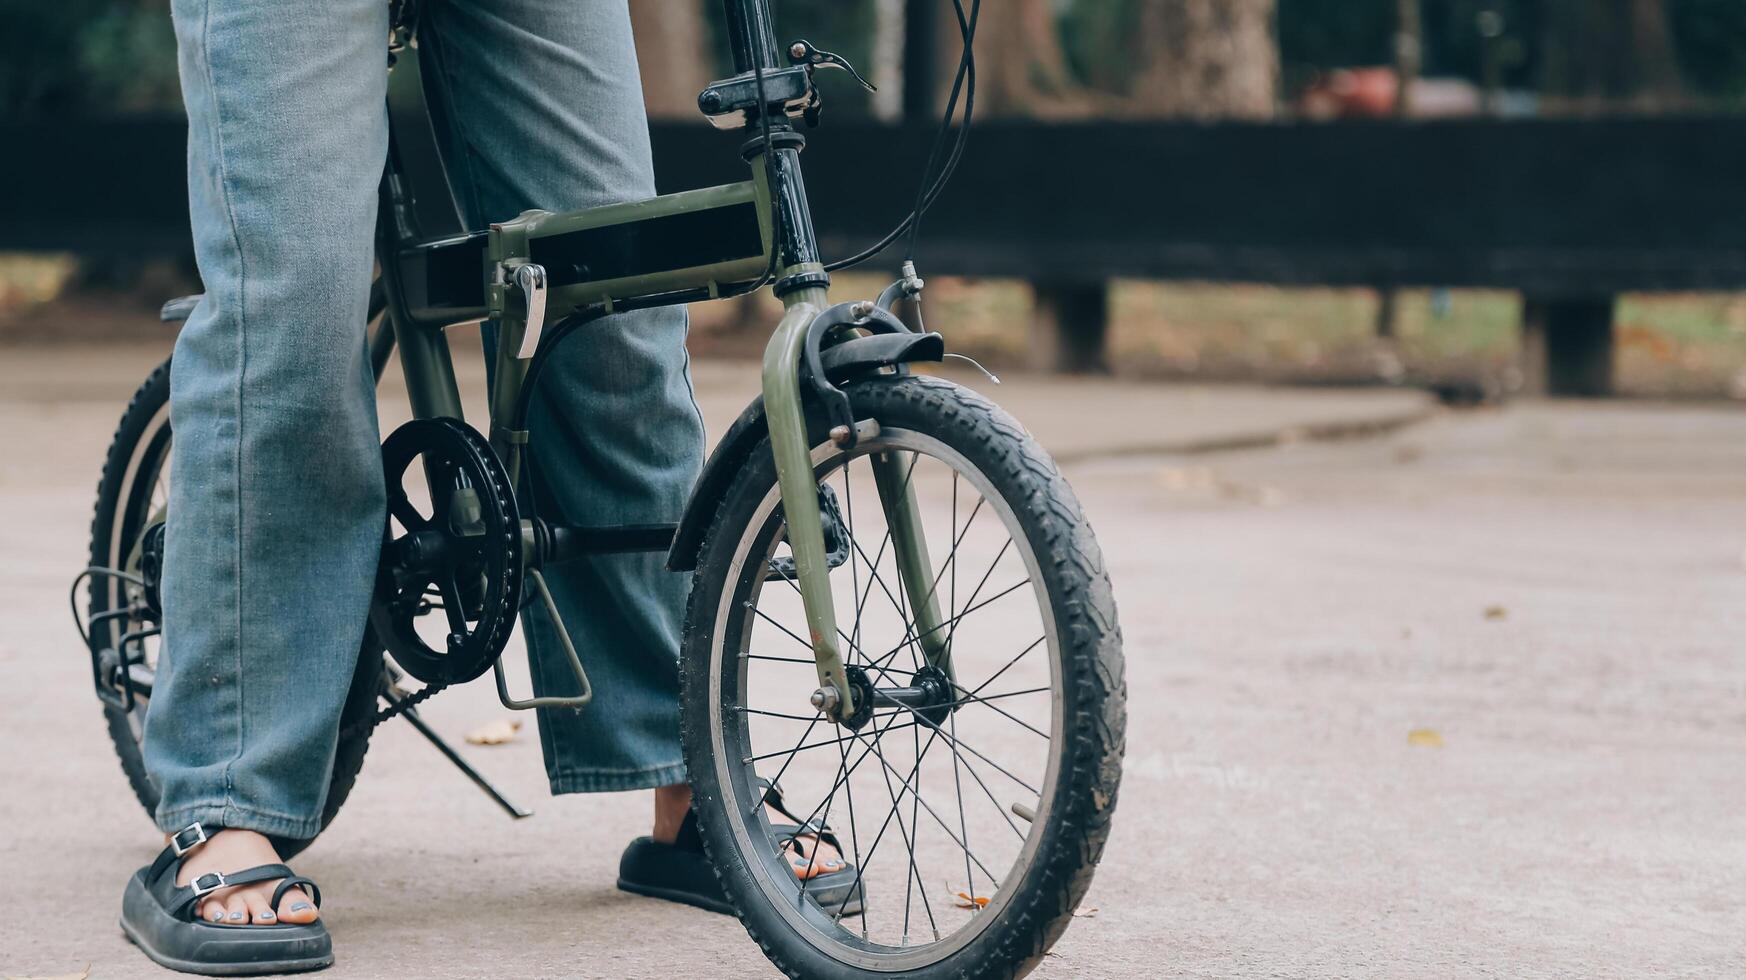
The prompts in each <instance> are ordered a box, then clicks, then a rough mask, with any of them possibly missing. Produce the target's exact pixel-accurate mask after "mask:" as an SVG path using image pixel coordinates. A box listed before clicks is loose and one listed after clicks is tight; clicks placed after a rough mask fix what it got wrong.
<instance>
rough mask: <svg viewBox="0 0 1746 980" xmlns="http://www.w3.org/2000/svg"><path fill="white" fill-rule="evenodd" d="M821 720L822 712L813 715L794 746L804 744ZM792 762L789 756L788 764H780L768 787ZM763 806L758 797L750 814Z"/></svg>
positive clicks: (778, 778) (779, 777) (822, 718)
mask: <svg viewBox="0 0 1746 980" xmlns="http://www.w3.org/2000/svg"><path fill="white" fill-rule="evenodd" d="M823 720H824V712H822V711H820V712H819V713H817V714H815V715H813V716H812V721H811V722H810V723H808V724H807V726H806V731H803V732H801V733H800V740H799V741H797V742H795V743H794V744H795V745H797V746H798V745H802V744H804V743H805V742H806V737H807V736H808V735H811V734H812V730H813V729H814V728H817V727H818V723H819V722H821V721H823ZM793 761H794V757H793V756H792V755H791V756H789V758H788V762H784V763H782V767H781V768H779V769H777V770H776V775H775V776H772V777H771V778H770V785H772V786H774V785H776V783H777V782H778V781H779V780H780V779H781V778H782V774H783V773H785V772H787V771H788V764H789V763H790V762H793ZM754 771H755V770H754ZM763 805H764V800H763V798H762V797H759V799H758V802H757V804H756V805H754V806H753V807H752V812H753V813H757V812H758V807H761V806H763Z"/></svg>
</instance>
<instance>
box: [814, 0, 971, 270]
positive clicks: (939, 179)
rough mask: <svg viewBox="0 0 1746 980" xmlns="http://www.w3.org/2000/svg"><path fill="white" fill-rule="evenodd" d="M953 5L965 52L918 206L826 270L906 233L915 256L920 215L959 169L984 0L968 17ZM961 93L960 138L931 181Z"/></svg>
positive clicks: (955, 1) (854, 261) (958, 2)
mask: <svg viewBox="0 0 1746 980" xmlns="http://www.w3.org/2000/svg"><path fill="white" fill-rule="evenodd" d="M952 8H953V10H954V11H955V12H956V13H957V15H958V32H959V34H960V36H961V37H962V40H963V52H962V53H961V54H960V55H959V58H958V71H957V74H956V75H955V76H954V77H953V80H952V91H951V94H950V96H949V97H948V99H947V101H946V112H945V115H944V116H943V117H942V118H941V120H940V129H939V131H938V133H936V134H935V136H934V145H933V149H932V151H931V152H930V153H929V156H928V164H927V166H926V167H925V168H923V170H922V181H921V184H920V185H919V186H918V188H917V192H916V204H915V207H914V208H912V209H911V210H910V213H909V214H908V215H907V216H905V217H904V219H903V220H902V221H901V222H899V223H898V225H897V227H895V228H893V229H891V231H890V232H889V233H887V234H886V235H885V237H884V238H881V239H880V240H879V241H877V242H875V243H874V244H873V245H871V246H869V247H868V248H866V249H864V250H862V251H860V252H857V253H856V254H854V255H851V256H849V257H848V258H846V259H839V260H838V261H836V262H831V263H828V264H827V265H826V266H825V271H826V272H835V271H837V270H838V269H847V268H849V267H851V266H855V265H859V264H861V263H862V262H865V261H867V260H868V259H870V258H872V257H874V256H875V255H878V254H879V253H880V252H883V251H885V249H887V248H889V247H890V246H891V243H892V242H895V241H897V239H898V238H899V237H900V236H902V235H903V234H904V233H906V232H908V233H909V234H910V241H909V244H908V247H907V251H908V257H909V258H914V256H915V239H916V235H915V230H916V228H917V227H919V225H920V223H921V216H922V215H923V214H925V213H926V212H927V209H928V208H929V207H931V206H933V203H934V201H935V200H936V199H937V198H938V197H939V196H940V193H941V192H942V191H943V190H944V189H945V186H946V182H947V181H948V180H950V179H951V177H952V173H953V172H954V171H955V170H957V168H958V161H959V160H960V159H961V158H962V157H963V155H964V146H965V144H966V143H967V142H968V140H969V137H970V120H971V114H972V111H973V109H974V107H975V102H976V55H975V40H976V25H977V22H978V20H979V17H980V15H981V10H982V0H971V4H970V13H969V15H968V16H967V17H966V16H965V13H964V5H963V2H962V0H952ZM960 92H962V94H963V97H964V116H963V121H962V123H961V124H960V128H959V130H958V137H957V140H956V141H955V142H954V143H953V146H952V152H951V154H950V155H949V156H948V157H947V159H946V163H945V166H944V167H943V168H941V169H940V172H939V173H938V174H937V175H935V176H934V178H933V180H932V181H929V180H928V174H929V173H930V172H932V171H933V170H934V168H935V166H936V164H937V163H938V161H939V156H940V152H941V150H942V149H943V148H944V146H945V144H946V139H947V136H948V134H950V132H951V128H952V119H953V116H954V115H956V110H957V103H958V97H959V95H960Z"/></svg>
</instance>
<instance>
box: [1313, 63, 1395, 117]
mask: <svg viewBox="0 0 1746 980" xmlns="http://www.w3.org/2000/svg"><path fill="white" fill-rule="evenodd" d="M1399 91H1400V79H1399V76H1397V75H1396V74H1395V73H1394V69H1392V68H1336V69H1335V70H1333V71H1331V72H1328V73H1327V74H1326V75H1323V76H1322V77H1320V78H1318V79H1316V81H1315V82H1314V83H1313V84H1311V85H1310V87H1309V88H1307V89H1305V90H1304V93H1303V95H1302V96H1301V97H1300V98H1299V100H1298V108H1299V110H1300V111H1301V112H1302V113H1303V114H1304V115H1306V116H1308V117H1310V118H1311V119H1352V118H1361V117H1367V116H1389V115H1393V114H1394V101H1395V98H1396V96H1397V94H1398V92H1399Z"/></svg>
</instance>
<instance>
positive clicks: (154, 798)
mask: <svg viewBox="0 0 1746 980" xmlns="http://www.w3.org/2000/svg"><path fill="white" fill-rule="evenodd" d="M170 444H171V433H170V362H169V361H168V360H165V361H164V362H163V363H162V364H160V365H159V366H158V367H157V369H156V370H154V371H153V372H152V373H151V374H150V375H149V376H148V377H147V378H146V380H145V382H144V383H143V384H141V385H140V387H139V390H138V391H137V392H135V393H134V396H133V400H132V401H131V402H129V403H128V406H127V410H126V411H125V412H123V413H122V416H121V422H120V424H119V425H118V426H117V427H116V430H115V437H114V439H113V441H112V442H111V443H110V446H109V452H108V455H107V456H106V457H105V458H104V463H103V475H102V477H101V478H100V479H99V480H98V482H97V505H96V508H95V511H94V513H93V514H92V518H91V561H90V564H91V566H92V567H94V568H108V569H117V570H119V571H123V572H127V573H129V574H130V575H134V576H138V575H139V573H140V571H141V569H140V567H139V565H140V560H141V552H142V548H141V541H142V539H143V538H144V537H145V535H146V533H147V532H148V531H149V530H151V529H152V528H153V527H155V526H156V525H158V524H160V523H162V521H163V519H164V514H165V512H166V508H167V506H168V503H169V487H170V477H171V473H170ZM88 600H89V601H88V604H87V610H88V613H89V616H90V619H89V622H90V623H91V624H92V626H91V630H92V634H93V636H92V642H93V644H94V645H95V646H96V647H97V648H98V649H107V650H111V651H116V654H115V656H116V657H117V658H121V657H125V658H126V663H125V669H126V670H128V671H129V672H130V673H131V674H132V676H133V680H134V684H135V686H136V688H138V691H139V696H137V697H136V698H135V700H134V704H133V708H132V710H128V711H124V710H122V709H121V708H120V707H117V706H115V705H112V704H108V703H104V705H103V717H104V722H105V724H106V726H107V728H108V730H109V738H110V741H112V742H113V743H114V744H115V754H116V756H117V758H118V759H119V760H120V762H121V770H122V772H123V773H124V774H125V775H126V776H127V781H128V784H129V785H130V786H131V787H132V788H133V793H134V796H135V797H137V798H138V799H139V802H140V805H141V806H143V807H145V810H146V813H148V814H151V813H154V812H156V810H157V806H158V789H157V787H156V786H155V785H153V783H152V781H151V779H150V777H149V776H148V775H147V774H146V769H145V762H144V760H143V759H142V757H141V754H140V741H141V739H143V738H144V737H145V722H146V713H147V711H148V710H149V709H150V706H151V689H152V682H153V681H154V680H155V678H156V675H157V672H158V670H159V669H160V668H161V667H162V665H163V660H164V658H165V657H167V656H168V655H169V653H168V651H166V650H165V649H164V646H163V643H162V641H161V638H160V637H158V636H156V635H155V628H156V627H157V626H158V622H157V616H156V613H155V612H154V611H153V610H152V609H151V608H150V604H149V603H147V602H146V601H145V597H144V596H143V594H142V591H141V589H140V587H139V586H137V585H136V584H133V583H130V582H128V581H126V580H124V579H121V578H117V577H114V576H108V575H96V576H93V577H92V578H91V580H90V587H89V593H88ZM112 611H113V612H114V613H115V615H110V613H111V612H112ZM130 633H138V634H153V635H144V636H143V638H142V639H139V640H138V641H130V642H124V638H125V637H127V636H128V634H130ZM115 666H116V668H117V669H121V668H122V667H123V664H121V663H120V662H117V663H116V664H115ZM385 677H386V675H385V674H384V672H383V666H382V649H381V646H380V645H379V644H377V643H376V642H375V638H374V636H372V635H370V634H369V633H368V631H366V634H365V637H364V645H363V649H362V651H361V652H360V654H359V658H358V667H357V672H356V674H355V675H354V676H353V678H352V686H351V690H350V692H349V693H348V694H347V696H346V705H345V708H344V709H343V714H342V717H341V722H340V724H341V728H342V730H343V731H342V735H341V737H340V739H339V744H338V747H337V749H336V752H335V757H334V766H333V776H332V778H331V779H330V781H329V783H328V790H327V800H326V803H325V804H324V806H323V809H322V814H321V825H322V827H323V828H324V829H325V828H326V827H327V825H328V824H329V823H330V822H331V821H332V820H333V818H334V816H335V815H336V814H338V813H339V809H340V806H341V805H342V804H344V803H345V801H346V797H347V796H348V795H349V794H350V793H351V789H352V785H353V784H354V783H355V782H356V781H357V777H358V772H359V770H361V769H362V768H363V765H364V753H365V752H366V751H368V749H369V747H370V726H369V724H368V722H369V719H370V717H371V715H372V714H373V713H374V711H375V710H376V701H377V696H378V694H379V692H380V691H381V690H382V687H383V684H384V681H385ZM273 844H274V846H275V847H276V848H277V849H278V852H279V856H280V857H282V858H289V857H291V856H292V855H294V854H296V853H298V852H299V851H301V850H303V849H304V848H305V847H308V846H309V844H310V840H302V839H291V838H274V840H273Z"/></svg>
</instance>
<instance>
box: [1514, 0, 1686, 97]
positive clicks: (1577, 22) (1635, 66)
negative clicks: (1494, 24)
mask: <svg viewBox="0 0 1746 980" xmlns="http://www.w3.org/2000/svg"><path fill="white" fill-rule="evenodd" d="M1544 17H1545V20H1544V22H1543V23H1544V25H1545V26H1544V31H1545V33H1544V36H1543V38H1542V42H1543V49H1544V51H1545V69H1544V70H1545V75H1544V78H1543V79H1542V85H1543V88H1544V90H1545V92H1546V94H1547V95H1548V96H1549V97H1551V98H1552V99H1554V100H1558V99H1563V100H1567V102H1568V103H1569V104H1571V105H1573V106H1575V107H1577V108H1581V109H1596V108H1600V107H1602V106H1604V105H1606V104H1607V103H1620V102H1623V103H1629V104H1634V105H1636V106H1639V107H1643V108H1667V107H1668V106H1670V105H1673V104H1676V103H1677V102H1678V101H1679V99H1680V97H1681V94H1682V93H1681V85H1680V77H1679V63H1678V60H1677V58H1676V56H1675V53H1674V47H1673V33H1672V29H1671V27H1670V25H1669V23H1668V19H1667V3H1666V0H1547V6H1546V10H1545V14H1544Z"/></svg>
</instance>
